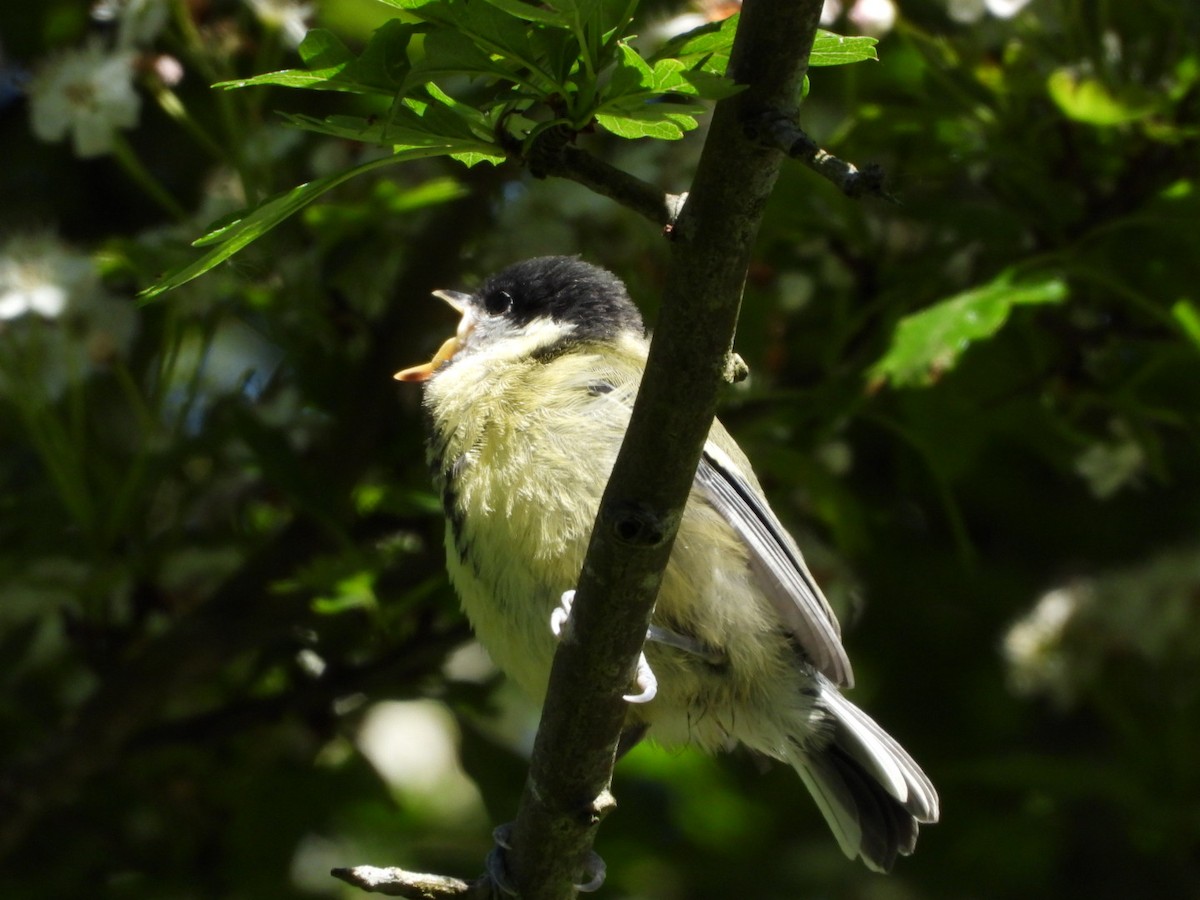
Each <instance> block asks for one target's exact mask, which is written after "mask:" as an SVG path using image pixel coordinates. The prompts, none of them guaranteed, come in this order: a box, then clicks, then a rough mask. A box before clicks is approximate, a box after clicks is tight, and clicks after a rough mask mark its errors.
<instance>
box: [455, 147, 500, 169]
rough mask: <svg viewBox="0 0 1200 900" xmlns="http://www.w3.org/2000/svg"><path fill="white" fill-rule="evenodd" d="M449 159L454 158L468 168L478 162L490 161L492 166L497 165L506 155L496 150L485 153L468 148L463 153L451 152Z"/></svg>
mask: <svg viewBox="0 0 1200 900" xmlns="http://www.w3.org/2000/svg"><path fill="white" fill-rule="evenodd" d="M449 155H450V158H451V159H456V160H458V161H459V162H460V163H462V164H463V165H464V166H466V167H467V168H468V169H469V168H471V167H472V166H477V165H479V164H480V163H491V164H492V165H493V166H498V165H500V163H502V162H504V161H505V160H506V159H507V158H508V157H507V156H505V155H504V154H503V153H501V152H500V151H499V150H497V151H496V152H494V153H487V152H483V151H480V150H468V151H467V152H465V153H451V154H449Z"/></svg>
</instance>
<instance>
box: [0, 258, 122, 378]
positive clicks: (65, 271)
mask: <svg viewBox="0 0 1200 900" xmlns="http://www.w3.org/2000/svg"><path fill="white" fill-rule="evenodd" d="M136 330H137V313H136V310H135V308H134V306H133V303H132V302H131V301H127V300H121V299H117V298H115V297H113V296H111V295H110V294H108V293H107V292H106V291H105V290H104V287H103V285H102V284H101V282H100V276H99V273H98V272H97V271H96V267H95V265H94V264H93V262H92V260H91V259H90V258H89V257H88V256H86V255H84V254H82V253H78V252H76V251H74V250H72V249H70V248H69V247H67V246H66V245H65V244H64V243H62V242H61V241H60V240H58V239H57V238H55V237H54V236H52V235H48V234H23V235H16V236H14V237H11V238H9V239H7V240H5V241H3V242H0V393H13V392H18V391H19V392H23V393H25V392H29V391H36V392H38V393H39V394H41V395H42V396H45V397H49V398H51V399H54V398H57V397H59V396H60V395H61V394H62V393H63V392H64V390H65V389H66V387H67V386H68V385H69V384H75V383H78V382H79V381H82V380H83V379H84V378H86V377H87V376H88V375H89V374H91V373H92V372H93V371H95V370H96V369H98V368H104V367H106V366H107V365H108V364H109V363H111V362H112V360H113V359H116V358H118V357H121V356H124V355H125V354H126V353H128V352H129V347H130V346H131V344H132V342H133V337H134V333H135V332H136ZM30 379H32V381H31V380H30Z"/></svg>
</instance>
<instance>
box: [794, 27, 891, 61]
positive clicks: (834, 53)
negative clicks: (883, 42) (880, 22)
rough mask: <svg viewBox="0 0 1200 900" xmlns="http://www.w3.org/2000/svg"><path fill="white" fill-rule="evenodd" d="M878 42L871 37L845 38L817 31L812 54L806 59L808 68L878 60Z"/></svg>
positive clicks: (829, 32)
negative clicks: (876, 46) (876, 47)
mask: <svg viewBox="0 0 1200 900" xmlns="http://www.w3.org/2000/svg"><path fill="white" fill-rule="evenodd" d="M878 43H879V41H878V40H877V39H876V38H873V37H866V36H865V35H856V36H854V37H846V36H845V35H841V34H834V33H833V32H832V31H824V30H818V31H817V36H816V38H815V39H814V40H813V46H812V54H811V55H810V56H809V57H808V64H809V65H810V66H844V65H848V64H849V63H856V62H862V61H863V60H867V59H879V54H878V53H877V52H876V50H875V45H876V44H878Z"/></svg>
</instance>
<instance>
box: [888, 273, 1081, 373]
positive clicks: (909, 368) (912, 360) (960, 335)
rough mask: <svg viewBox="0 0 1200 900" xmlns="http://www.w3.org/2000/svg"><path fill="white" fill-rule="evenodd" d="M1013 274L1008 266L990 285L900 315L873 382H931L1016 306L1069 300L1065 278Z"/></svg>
mask: <svg viewBox="0 0 1200 900" xmlns="http://www.w3.org/2000/svg"><path fill="white" fill-rule="evenodd" d="M1014 278H1015V276H1014V273H1013V272H1012V270H1006V271H1005V272H1003V273H1002V274H1001V275H1000V276H999V277H998V278H996V279H995V280H994V281H992V282H990V283H989V284H986V285H983V286H982V287H978V288H974V289H973V290H970V291H966V292H964V293H962V294H958V295H957V296H954V297H951V298H949V299H947V300H943V301H941V302H940V303H935V304H934V305H933V306H931V307H929V308H928V309H923V310H921V311H920V312H918V313H914V314H913V315H911V316H906V317H905V318H904V319H901V320H900V323H899V324H898V325H897V326H896V330H895V332H894V333H893V334H892V346H891V348H890V349H889V350H888V352H887V353H886V354H885V355H884V357H883V358H882V359H880V360H879V362H877V363H876V364H875V365H874V366H873V367H872V368H871V370H870V373H869V381H870V384H871V385H872V386H873V387H876V388H877V387H880V386H882V385H883V383H884V382H888V381H890V382H891V383H892V384H893V385H895V386H897V387H907V386H921V385H928V384H932V383H933V382H934V381H936V380H937V378H938V377H939V376H941V375H942V373H944V372H946V371H948V370H949V369H952V368H953V367H954V365H955V363H957V362H958V358H959V357H960V356H961V355H962V354H963V352H964V351H966V349H967V348H968V347H970V346H971V344H972V343H974V342H976V341H980V340H984V339H986V338H989V337H991V336H992V335H994V334H995V333H996V332H997V331H999V330H1000V328H1001V327H1002V326H1003V325H1004V323H1005V322H1006V321H1008V317H1009V314H1010V313H1011V312H1012V310H1013V307H1015V306H1019V305H1034V304H1045V303H1061V302H1062V301H1063V300H1064V299H1066V296H1067V285H1066V282H1064V281H1063V280H1062V279H1060V278H1058V277H1055V276H1051V275H1044V276H1042V277H1041V278H1040V279H1039V280H1033V279H1026V280H1021V281H1015V280H1014Z"/></svg>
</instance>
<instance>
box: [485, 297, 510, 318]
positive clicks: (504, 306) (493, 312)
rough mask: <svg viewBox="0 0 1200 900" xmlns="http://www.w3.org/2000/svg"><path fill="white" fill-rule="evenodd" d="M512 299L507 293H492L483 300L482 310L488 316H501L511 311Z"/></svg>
mask: <svg viewBox="0 0 1200 900" xmlns="http://www.w3.org/2000/svg"><path fill="white" fill-rule="evenodd" d="M512 305H513V298H512V294H510V293H509V292H508V291H492V292H491V293H490V294H488V295H487V296H486V297H484V299H483V308H484V309H486V310H487V313H488V315H489V316H502V315H504V314H505V313H506V312H508V311H509V310H510V309H512Z"/></svg>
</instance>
